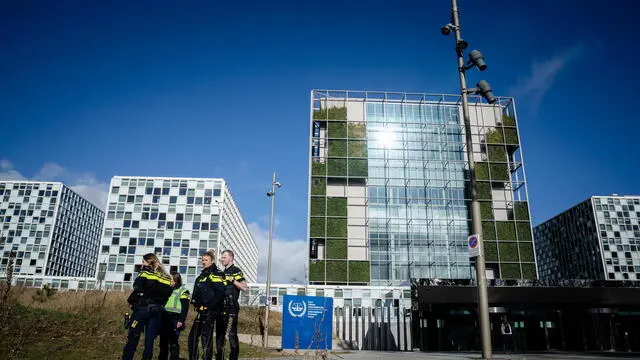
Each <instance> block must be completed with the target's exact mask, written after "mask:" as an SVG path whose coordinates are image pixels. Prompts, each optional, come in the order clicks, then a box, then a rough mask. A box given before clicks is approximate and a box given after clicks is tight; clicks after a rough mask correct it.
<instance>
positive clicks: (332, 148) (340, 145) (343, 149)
mask: <svg viewBox="0 0 640 360" xmlns="http://www.w3.org/2000/svg"><path fill="white" fill-rule="evenodd" d="M328 154H329V156H335V157H345V156H347V140H329V152H328Z"/></svg>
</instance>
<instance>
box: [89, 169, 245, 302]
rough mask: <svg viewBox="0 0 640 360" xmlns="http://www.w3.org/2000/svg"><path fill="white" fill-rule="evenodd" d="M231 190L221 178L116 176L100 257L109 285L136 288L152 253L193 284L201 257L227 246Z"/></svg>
mask: <svg viewBox="0 0 640 360" xmlns="http://www.w3.org/2000/svg"><path fill="white" fill-rule="evenodd" d="M225 189H226V185H225V183H224V181H223V180H221V179H190V178H189V179H187V178H131V177H114V178H113V179H112V181H111V186H110V194H109V202H108V206H107V216H106V220H105V226H104V230H103V235H102V240H101V247H100V255H99V256H98V262H99V266H102V268H103V271H104V273H105V275H104V286H105V287H106V288H113V289H121V288H128V287H130V285H131V283H132V282H133V280H135V277H136V274H137V272H138V270H139V268H140V264H141V261H142V260H141V259H142V258H141V257H142V255H144V254H146V253H155V254H156V255H158V257H159V258H161V259H162V263H163V264H164V266H165V267H166V269H167V271H178V272H180V274H181V275H182V277H183V281H184V282H185V283H186V284H193V282H194V281H195V277H196V276H197V275H198V273H199V266H200V255H201V254H202V253H204V252H205V251H207V249H212V248H213V249H218V247H219V245H221V243H220V242H219V241H220V232H221V210H222V209H223V207H224V206H227V204H226V203H225V204H224V205H223V196H222V195H223V191H225ZM229 206H233V205H229ZM245 226H246V225H245ZM252 242H253V241H252ZM254 246H255V244H254ZM234 250H236V252H237V253H238V254H239V255H240V257H241V256H242V254H243V253H244V251H245V250H244V249H242V248H235V249H234ZM256 253H257V250H256ZM255 267H257V262H256V265H255ZM99 277H100V275H99Z"/></svg>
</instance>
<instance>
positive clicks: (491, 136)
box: [486, 127, 504, 144]
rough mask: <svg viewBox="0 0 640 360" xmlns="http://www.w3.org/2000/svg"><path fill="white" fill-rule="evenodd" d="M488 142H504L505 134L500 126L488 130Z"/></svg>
mask: <svg viewBox="0 0 640 360" xmlns="http://www.w3.org/2000/svg"><path fill="white" fill-rule="evenodd" d="M486 135H487V136H486V138H487V144H503V143H504V136H503V135H502V128H501V127H499V128H497V129H494V130H488V131H487V134H486Z"/></svg>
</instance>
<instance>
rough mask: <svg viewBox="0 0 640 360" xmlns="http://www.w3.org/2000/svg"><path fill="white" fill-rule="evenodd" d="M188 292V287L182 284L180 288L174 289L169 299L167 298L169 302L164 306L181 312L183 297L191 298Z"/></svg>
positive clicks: (178, 312)
mask: <svg viewBox="0 0 640 360" xmlns="http://www.w3.org/2000/svg"><path fill="white" fill-rule="evenodd" d="M186 292H187V288H186V287H184V285H183V286H180V287H179V288H177V289H175V290H173V292H172V293H171V296H169V300H167V304H166V305H165V306H164V309H165V310H166V311H168V312H172V313H177V314H180V312H182V303H181V302H180V300H181V299H189V295H187V294H185V293H186Z"/></svg>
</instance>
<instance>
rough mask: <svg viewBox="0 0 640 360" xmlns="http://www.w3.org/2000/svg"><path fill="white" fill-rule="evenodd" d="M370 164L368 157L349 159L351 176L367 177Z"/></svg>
mask: <svg viewBox="0 0 640 360" xmlns="http://www.w3.org/2000/svg"><path fill="white" fill-rule="evenodd" d="M368 174H369V164H368V163H367V160H366V159H349V177H367V176H368Z"/></svg>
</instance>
